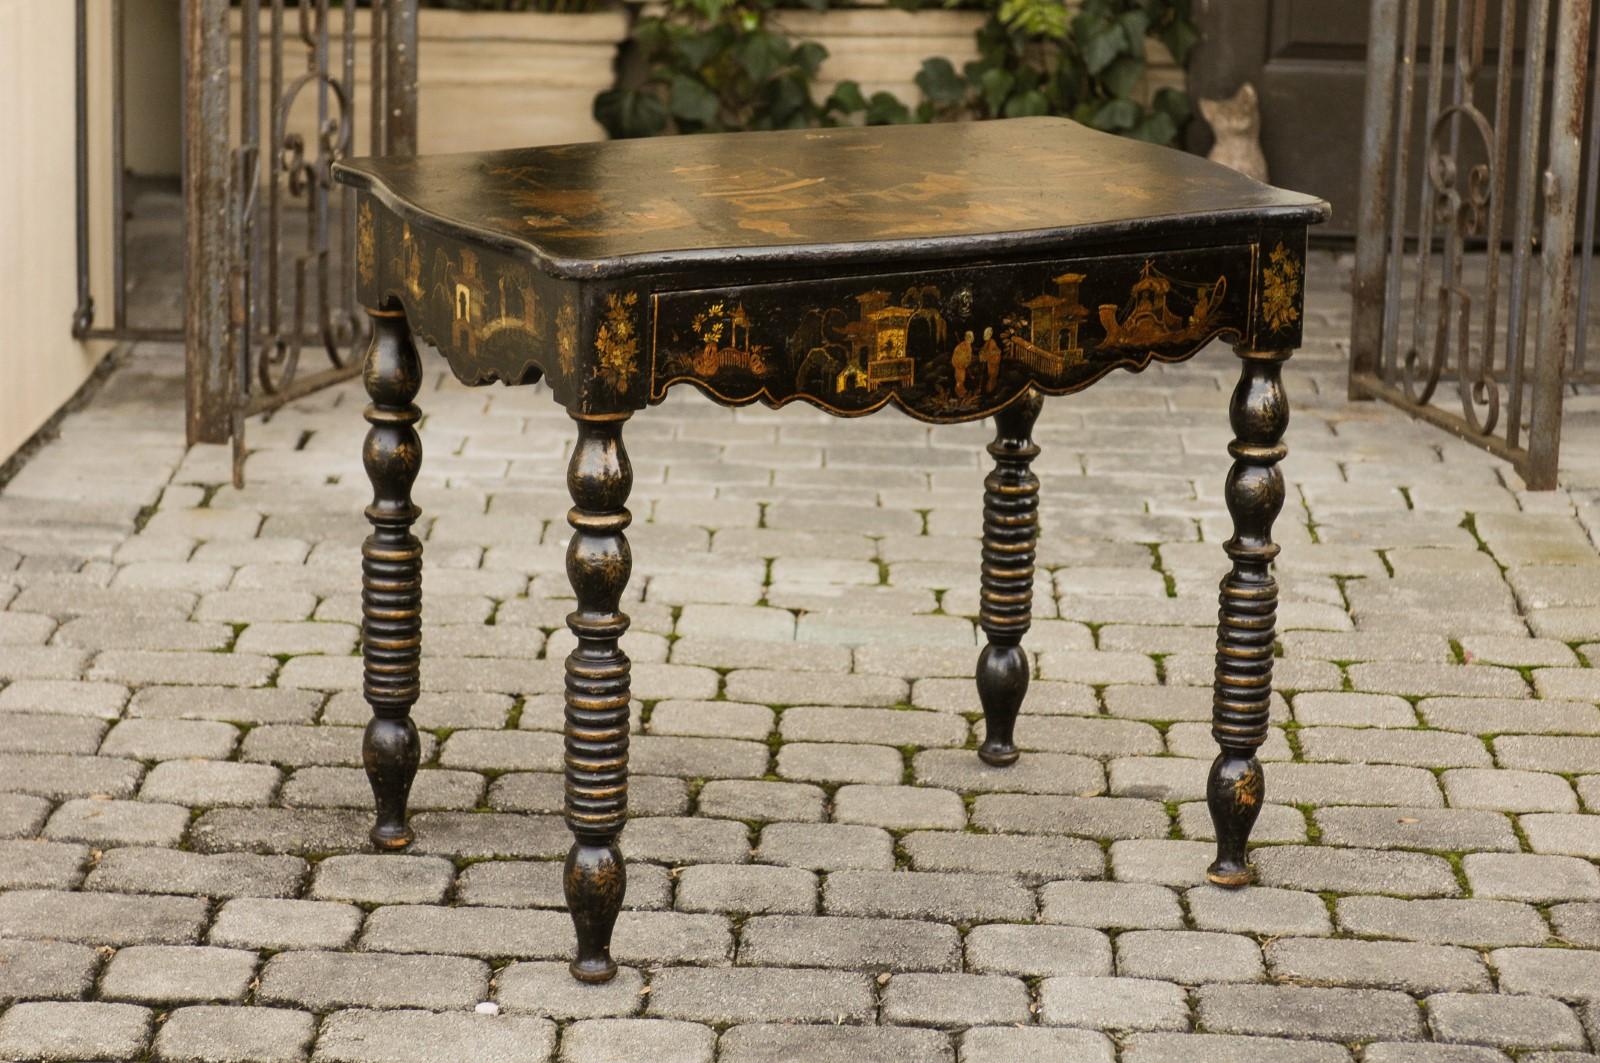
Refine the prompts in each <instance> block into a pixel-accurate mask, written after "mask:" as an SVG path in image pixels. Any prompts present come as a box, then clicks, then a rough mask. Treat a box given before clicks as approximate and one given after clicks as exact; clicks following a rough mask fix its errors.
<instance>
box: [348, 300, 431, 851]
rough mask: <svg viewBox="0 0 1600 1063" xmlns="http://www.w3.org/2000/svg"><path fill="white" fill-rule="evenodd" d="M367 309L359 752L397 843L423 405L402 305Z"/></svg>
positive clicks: (415, 665)
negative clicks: (366, 716) (367, 526)
mask: <svg viewBox="0 0 1600 1063" xmlns="http://www.w3.org/2000/svg"><path fill="white" fill-rule="evenodd" d="M369 313H370V314H371V316H372V341H371V343H370V344H369V345H368V347H367V356H366V365H365V372H364V375H363V379H364V380H365V382H366V387H367V395H368V397H370V398H371V400H372V402H371V404H370V405H369V406H368V407H367V409H366V418H367V422H368V423H369V424H370V425H371V427H370V428H369V429H368V430H367V439H366V445H365V447H364V448H363V449H362V460H363V463H364V464H365V466H366V470H367V479H369V480H370V481H371V482H372V504H371V505H369V506H368V507H367V510H366V515H367V520H368V521H370V522H371V524H372V534H371V535H369V536H367V539H366V541H365V542H364V543H362V544H361V661H362V676H363V683H362V688H363V692H364V693H365V695H366V699H367V704H368V705H369V706H370V707H371V708H372V717H373V718H372V721H371V722H370V723H369V724H368V725H367V730H366V734H365V736H364V738H363V740H362V745H361V759H362V763H363V764H364V765H365V766H366V769H367V780H368V781H369V782H370V783H371V784H372V797H373V803H374V805H375V806H376V810H377V817H376V820H375V822H374V824H373V827H372V843H373V844H374V845H375V846H377V847H378V848H380V849H401V848H404V847H405V846H406V845H408V844H410V842H411V831H410V829H409V828H408V827H407V826H406V799H407V798H408V797H409V796H410V794H411V782H412V780H413V779H414V778H416V774H417V760H418V754H419V745H418V742H417V729H416V726H415V725H414V724H413V723H412V722H411V706H412V705H414V704H416V701H417V693H418V691H419V690H420V689H421V687H420V678H419V677H420V670H421V654H422V543H421V542H419V541H418V540H417V537H416V536H414V535H412V534H411V527H412V525H413V524H414V523H415V522H416V519H417V517H418V516H419V514H420V510H418V509H417V507H416V506H415V505H414V504H413V503H412V501H411V485H412V484H413V483H414V482H416V478H417V473H418V472H419V471H420V470H421V468H422V441H421V439H419V438H418V436H417V431H416V423H417V420H418V418H420V417H421V416H422V413H421V411H420V410H418V409H417V407H416V405H415V403H413V402H412V400H413V399H415V398H416V397H417V392H418V391H419V390H420V389H421V387H422V365H421V361H420V360H419V359H418V357H417V349H416V347H415V346H414V345H413V343H412V341H411V332H410V330H409V329H408V328H407V327H406V319H405V315H404V314H403V313H402V312H401V311H399V310H392V311H388V310H374V311H369Z"/></svg>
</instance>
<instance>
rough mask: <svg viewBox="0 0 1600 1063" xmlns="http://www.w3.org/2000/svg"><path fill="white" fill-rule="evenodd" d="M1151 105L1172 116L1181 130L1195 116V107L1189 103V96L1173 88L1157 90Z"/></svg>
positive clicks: (1174, 122)
mask: <svg viewBox="0 0 1600 1063" xmlns="http://www.w3.org/2000/svg"><path fill="white" fill-rule="evenodd" d="M1150 105H1151V106H1152V107H1154V108H1155V109H1156V110H1158V111H1160V112H1162V113H1163V114H1166V115H1169V116H1171V118H1172V122H1173V124H1174V125H1176V126H1178V127H1180V128H1181V127H1182V126H1183V125H1184V124H1185V123H1186V122H1188V121H1189V119H1190V118H1192V117H1193V116H1194V106H1193V104H1191V103H1190V102H1189V94H1188V93H1187V92H1184V91H1183V90H1181V89H1174V88H1171V87H1168V88H1162V89H1157V90H1156V94H1155V98H1154V99H1152V100H1151V101H1150Z"/></svg>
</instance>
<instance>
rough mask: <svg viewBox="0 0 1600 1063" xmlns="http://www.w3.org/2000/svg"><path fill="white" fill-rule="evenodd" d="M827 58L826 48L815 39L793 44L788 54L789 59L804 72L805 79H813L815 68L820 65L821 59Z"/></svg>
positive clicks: (815, 72)
mask: <svg viewBox="0 0 1600 1063" xmlns="http://www.w3.org/2000/svg"><path fill="white" fill-rule="evenodd" d="M826 58H828V49H826V48H824V47H823V46H822V45H820V44H818V43H817V42H816V41H803V42H801V43H800V44H798V45H796V46H795V49H794V51H793V52H792V53H790V55H789V61H790V62H792V63H794V64H795V65H796V66H798V67H799V68H800V69H801V70H803V71H804V72H805V76H806V80H807V81H812V80H815V78H816V76H817V68H818V67H820V66H822V61H823V60H824V59H826Z"/></svg>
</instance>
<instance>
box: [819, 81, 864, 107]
mask: <svg viewBox="0 0 1600 1063" xmlns="http://www.w3.org/2000/svg"><path fill="white" fill-rule="evenodd" d="M824 106H825V107H826V108H827V109H828V110H830V111H839V112H841V113H843V114H855V113H856V112H857V111H865V110H866V109H867V98H866V97H865V96H864V95H862V94H861V86H860V85H858V84H856V83H855V82H854V81H841V82H839V84H837V85H835V86H834V88H833V94H832V95H831V96H829V97H828V102H827V103H826V104H824Z"/></svg>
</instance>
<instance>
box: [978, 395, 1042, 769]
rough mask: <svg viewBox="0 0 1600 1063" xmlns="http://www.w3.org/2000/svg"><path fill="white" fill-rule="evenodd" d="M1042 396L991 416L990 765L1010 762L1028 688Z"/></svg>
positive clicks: (984, 608)
mask: <svg viewBox="0 0 1600 1063" xmlns="http://www.w3.org/2000/svg"><path fill="white" fill-rule="evenodd" d="M1043 406H1044V396H1042V395H1041V394H1039V392H1037V391H1034V390H1032V389H1031V388H1030V389H1029V390H1028V391H1027V392H1026V393H1025V394H1023V395H1022V396H1021V397H1020V398H1018V399H1017V400H1016V401H1015V402H1013V403H1012V404H1011V405H1010V406H1007V407H1006V408H1005V409H1003V410H1001V411H1000V412H999V413H997V414H995V416H994V426H995V434H994V442H993V443H990V444H989V453H990V454H991V455H993V456H994V471H993V472H991V473H990V474H989V475H988V477H987V478H986V479H985V480H984V481H983V581H982V592H981V595H980V599H979V604H978V623H979V625H980V626H982V628H983V633H984V635H985V636H987V637H988V640H989V641H988V644H987V645H985V646H984V648H983V650H982V652H980V653H979V655H978V669H977V679H978V700H979V701H980V702H981V703H982V704H983V721H984V739H983V745H981V746H979V747H978V756H979V757H981V758H982V759H983V761H984V762H985V763H987V764H994V765H1005V764H1014V763H1015V762H1016V759H1017V747H1016V743H1015V741H1014V740H1013V737H1012V732H1013V730H1014V729H1015V727H1016V722H1017V710H1018V709H1019V708H1021V706H1022V699H1023V697H1024V696H1025V695H1026V694H1027V693H1028V654H1027V651H1025V650H1024V649H1023V648H1022V645H1021V643H1022V636H1023V635H1025V634H1027V632H1028V625H1029V624H1030V623H1031V622H1032V620H1033V557H1034V548H1035V547H1036V546H1037V545H1038V541H1039V478H1038V477H1037V476H1035V475H1034V474H1033V470H1032V469H1031V468H1030V465H1031V463H1032V462H1033V459H1034V458H1036V457H1038V456H1039V447H1038V445H1037V444H1035V443H1034V441H1033V439H1032V433H1033V423H1034V421H1036V420H1038V418H1039V410H1040V408H1041V407H1043Z"/></svg>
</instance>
